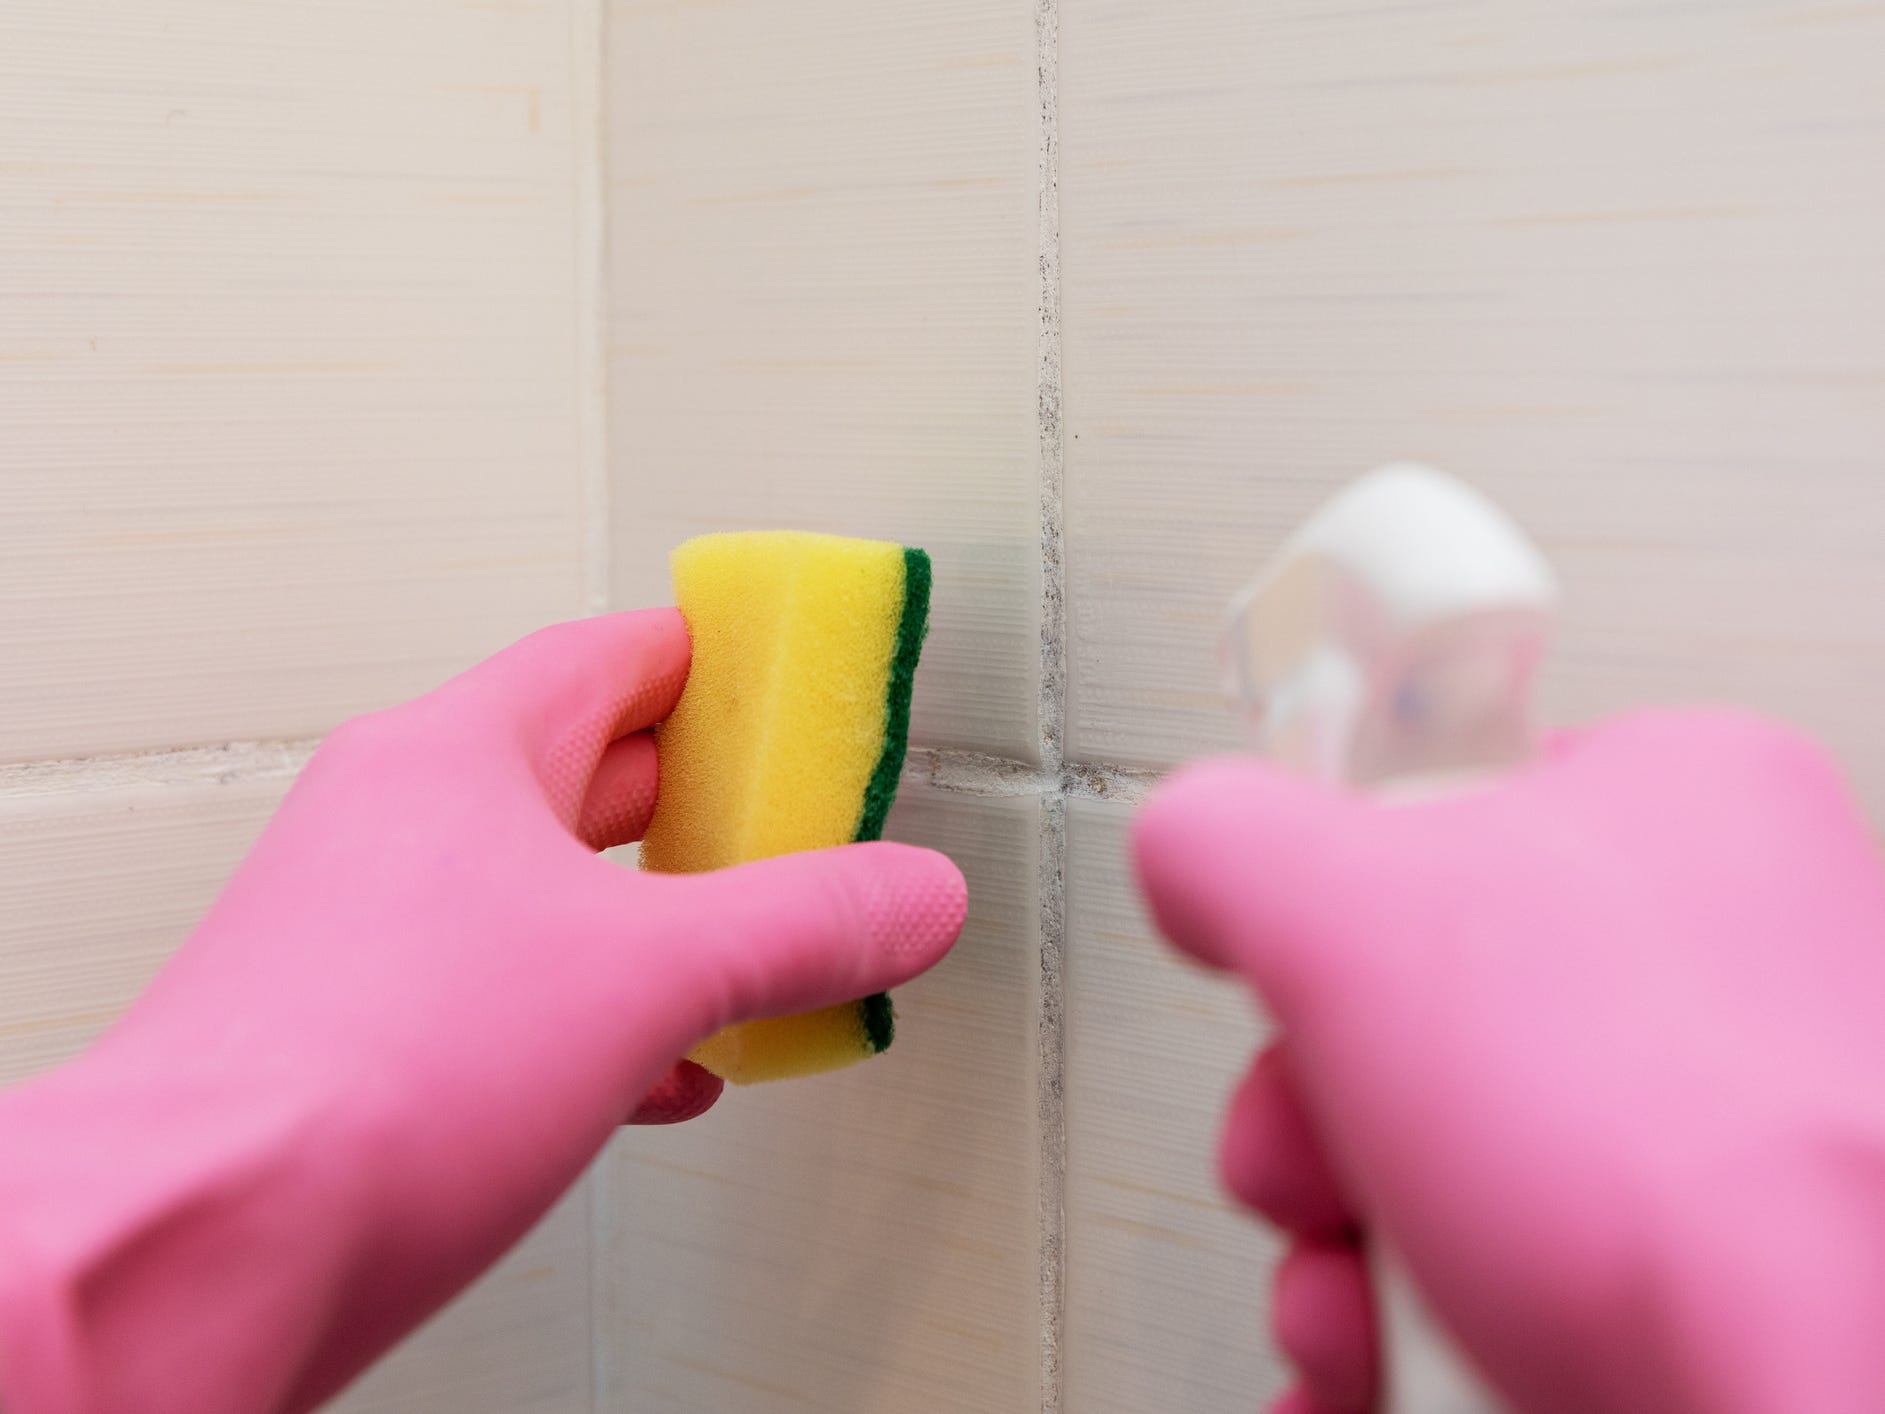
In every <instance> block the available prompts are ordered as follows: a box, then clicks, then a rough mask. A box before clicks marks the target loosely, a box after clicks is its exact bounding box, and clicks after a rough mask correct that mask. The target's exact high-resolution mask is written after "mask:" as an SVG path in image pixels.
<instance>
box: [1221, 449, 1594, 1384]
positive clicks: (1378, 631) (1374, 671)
mask: <svg viewBox="0 0 1885 1414" xmlns="http://www.w3.org/2000/svg"><path fill="white" fill-rule="evenodd" d="M1557 605H1558V587H1557V581H1556V578H1555V576H1554V575H1553V574H1552V571H1551V567H1550V566H1549V564H1547V563H1546V561H1545V559H1544V557H1543V556H1542V555H1541V554H1540V553H1539V552H1538V550H1537V549H1536V548H1535V547H1534V546H1533V545H1532V543H1531V542H1530V541H1529V540H1528V539H1526V537H1525V535H1524V533H1523V532H1522V531H1521V530H1520V529H1519V528H1518V526H1517V525H1516V524H1515V523H1514V522H1513V521H1512V520H1511V519H1510V518H1509V517H1508V516H1506V514H1505V513H1504V512H1503V511H1501V510H1500V509H1499V508H1498V507H1497V506H1495V505H1493V504H1492V502H1490V501H1488V500H1487V499H1486V498H1485V497H1483V496H1481V495H1480V494H1479V493H1478V492H1477V491H1474V490H1473V489H1472V488H1470V487H1468V486H1467V485H1465V484H1464V483H1463V482H1460V481H1458V480H1455V479H1454V478H1452V477H1450V476H1447V475H1445V474H1444V473H1442V472H1438V471H1435V470H1433V469H1431V468H1429V467H1424V466H1419V465H1414V464H1411V463H1402V464H1397V465H1393V466H1387V467H1383V468H1381V469H1380V470H1378V471H1375V472H1372V473H1370V474H1369V475H1367V476H1364V477H1362V478H1361V479H1360V480H1358V481H1356V482H1354V483H1353V484H1352V485H1350V486H1349V487H1348V488H1347V489H1346V490H1344V491H1342V492H1341V493H1340V494H1339V495H1337V496H1336V497H1335V498H1334V499H1333V500H1332V501H1330V502H1329V503H1328V504H1327V505H1326V506H1324V507H1323V508H1322V510H1321V511H1319V512H1318V513H1317V514H1316V515H1315V516H1314V517H1312V518H1311V519H1310V520H1309V521H1308V523H1307V524H1305V525H1304V526H1303V528H1302V529H1301V530H1299V531H1298V532H1297V533H1296V534H1295V535H1294V536H1292V537H1291V538H1290V539H1289V541H1288V542H1287V543H1286V544H1285V545H1284V546H1283V548H1282V550H1281V551H1280V552H1279V553H1278V554H1277V555H1276V557H1275V558H1274V559H1273V560H1272V561H1271V562H1270V564H1269V565H1268V566H1267V567H1266V568H1265V569H1264V570H1263V571H1262V573H1260V574H1259V575H1258V576H1257V578H1256V579H1254V580H1252V581H1251V583H1250V584H1249V585H1248V586H1247V587H1246V588H1245V589H1243V590H1242V591H1241V592H1240V593H1239V594H1238V595H1237V596H1236V597H1235V598H1234V599H1233V600H1232V601H1231V605H1230V609H1229V612H1228V614H1227V616H1226V620H1225V626H1224V634H1223V643H1222V671H1223V679H1224V690H1225V693H1226V695H1227V696H1228V698H1229V699H1230V702H1231V704H1232V707H1233V709H1234V710H1235V711H1236V712H1237V713H1238V715H1239V716H1240V717H1241V718H1242V719H1243V721H1244V723H1245V726H1246V729H1247V731H1248V733H1249V736H1250V740H1251V742H1252V744H1253V745H1254V746H1255V748H1256V749H1257V750H1258V751H1259V752H1260V753H1262V754H1263V755H1264V756H1266V757H1268V758H1270V759H1271V760H1274V761H1276V762H1278V763H1279V764H1281V765H1283V766H1285V767H1287V768H1289V769H1291V770H1295V771H1299V772H1301V773H1303V774H1305V775H1308V776H1311V777H1313V778H1315V779H1317V780H1321V781H1326V782H1328V783H1330V784H1332V785H1341V786H1346V787H1350V788H1353V789H1360V790H1366V791H1368V792H1370V793H1371V794H1375V795H1377V796H1382V797H1386V798H1390V799H1406V798H1409V797H1418V796H1428V795H1431V794H1433V793H1435V792H1436V791H1448V790H1460V789H1470V788H1471V787H1472V785H1473V784H1474V783H1475V782H1483V781H1484V780H1485V779H1486V778H1487V777H1488V776H1490V775H1492V774H1495V773H1497V772H1498V771H1500V770H1503V769H1506V768H1509V767H1512V766H1515V765H1518V764H1520V763H1522V762H1523V761H1524V760H1526V759H1527V758H1528V757H1529V756H1530V755H1531V754H1532V752H1533V750H1534V747H1535V727H1534V721H1535V717H1534V712H1533V701H1532V698H1533V684H1534V681H1535V679H1536V676H1537V670H1538V667H1539V665H1540V663H1541V662H1542V660H1543V658H1544V653H1545V648H1546V645H1547V643H1548V641H1549V638H1550V634H1551V629H1552V626H1553V623H1554V621H1555V618H1556V612H1557ZM1364 1216H1365V1215H1364ZM1370 1264H1371V1268H1372V1276H1373V1281H1374V1285H1375V1295H1376V1299H1377V1305H1378V1308H1379V1314H1380V1328H1381V1331H1382V1375H1383V1387H1384V1388H1383V1401H1382V1408H1383V1409H1384V1410H1385V1411H1386V1414H1506V1411H1505V1410H1504V1407H1503V1406H1502V1404H1501V1403H1500V1402H1499V1401H1498V1399H1497V1398H1496V1396H1494V1395H1493V1394H1492V1393H1491V1392H1490V1391H1489V1390H1488V1389H1487V1388H1486V1386H1485V1384H1484V1383H1483V1381H1482V1380H1481V1379H1480V1377H1479V1376H1478V1375H1477V1374H1476V1373H1475V1372H1474V1371H1473V1369H1472V1367H1471V1365H1470V1362H1468V1361H1467V1360H1466V1359H1465V1358H1464V1357H1463V1356H1462V1355H1460V1354H1459V1353H1458V1351H1457V1350H1456V1349H1455V1348H1454V1347H1453V1346H1452V1344H1451V1342H1450V1340H1449V1338H1448V1336H1447V1335H1446V1333H1445V1331H1444V1330H1443V1328H1442V1327H1441V1326H1440V1325H1439V1323H1438V1322H1437V1321H1435V1320H1434V1319H1433V1318H1432V1317H1431V1316H1430V1315H1429V1314H1428V1313H1427V1312H1426V1310H1425V1309H1424V1307H1423V1305H1422V1302H1421V1300H1420V1297H1419V1294H1418V1291H1417V1289H1416V1287H1415V1285H1414V1283H1413V1281H1412V1280H1411V1279H1410V1278H1409V1277H1408V1275H1407V1273H1406V1270H1405V1267H1404V1266H1403V1265H1402V1264H1401V1263H1400V1262H1399V1261H1398V1260H1397V1259H1396V1258H1395V1256H1394V1254H1393V1253H1392V1252H1391V1251H1390V1250H1388V1248H1387V1246H1386V1244H1384V1243H1382V1242H1380V1241H1378V1240H1376V1241H1372V1242H1371V1243H1370Z"/></svg>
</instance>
